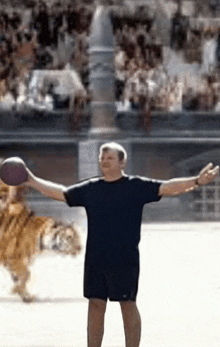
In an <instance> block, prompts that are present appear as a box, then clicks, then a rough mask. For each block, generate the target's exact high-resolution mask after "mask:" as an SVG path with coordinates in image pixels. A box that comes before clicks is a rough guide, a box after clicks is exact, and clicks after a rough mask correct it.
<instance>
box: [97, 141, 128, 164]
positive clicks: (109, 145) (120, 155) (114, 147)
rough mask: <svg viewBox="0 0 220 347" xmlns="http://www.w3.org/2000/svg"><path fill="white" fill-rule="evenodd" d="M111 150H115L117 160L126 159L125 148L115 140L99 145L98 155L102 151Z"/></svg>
mask: <svg viewBox="0 0 220 347" xmlns="http://www.w3.org/2000/svg"><path fill="white" fill-rule="evenodd" d="M111 150H114V151H117V153H118V158H119V161H123V160H125V161H126V160H127V152H126V150H125V149H124V147H123V146H121V145H120V144H119V143H117V142H108V143H104V144H103V145H102V146H101V147H100V152H99V153H100V154H99V157H100V156H101V155H102V153H103V152H108V151H111Z"/></svg>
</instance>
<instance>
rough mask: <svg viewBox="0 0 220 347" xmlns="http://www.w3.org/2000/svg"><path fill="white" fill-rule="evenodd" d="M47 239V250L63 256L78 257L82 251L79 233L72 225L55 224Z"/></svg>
mask: <svg viewBox="0 0 220 347" xmlns="http://www.w3.org/2000/svg"><path fill="white" fill-rule="evenodd" d="M45 237H46V239H45V240H44V245H45V246H46V247H45V248H47V249H51V250H53V251H56V252H59V253H62V254H66V255H73V256H76V255H78V254H79V253H80V251H81V249H82V246H81V241H80V236H79V232H78V231H77V230H76V229H75V228H74V227H73V226H72V225H64V224H62V223H55V224H54V225H53V226H52V227H51V229H50V232H49V234H47V235H45Z"/></svg>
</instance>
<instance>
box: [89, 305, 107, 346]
mask: <svg viewBox="0 0 220 347" xmlns="http://www.w3.org/2000/svg"><path fill="white" fill-rule="evenodd" d="M105 311H106V301H105V300H101V299H90V300H89V311H88V347H101V344H102V338H103V335H104V318H105Z"/></svg>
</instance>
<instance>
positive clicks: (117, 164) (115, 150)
mask: <svg viewBox="0 0 220 347" xmlns="http://www.w3.org/2000/svg"><path fill="white" fill-rule="evenodd" d="M126 162H127V153H126V151H125V149H124V148H123V147H122V146H121V145H119V144H118V143H116V142H109V143H105V144H103V145H102V146H101V147H100V152H99V165H100V170H101V172H102V174H103V176H106V175H108V176H112V177H117V176H120V175H121V173H122V171H123V170H124V168H125V165H126Z"/></svg>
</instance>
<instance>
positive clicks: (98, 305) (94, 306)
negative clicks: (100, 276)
mask: <svg viewBox="0 0 220 347" xmlns="http://www.w3.org/2000/svg"><path fill="white" fill-rule="evenodd" d="M89 309H90V310H95V311H97V312H100V313H105V310H106V301H105V300H102V299H89Z"/></svg>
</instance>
